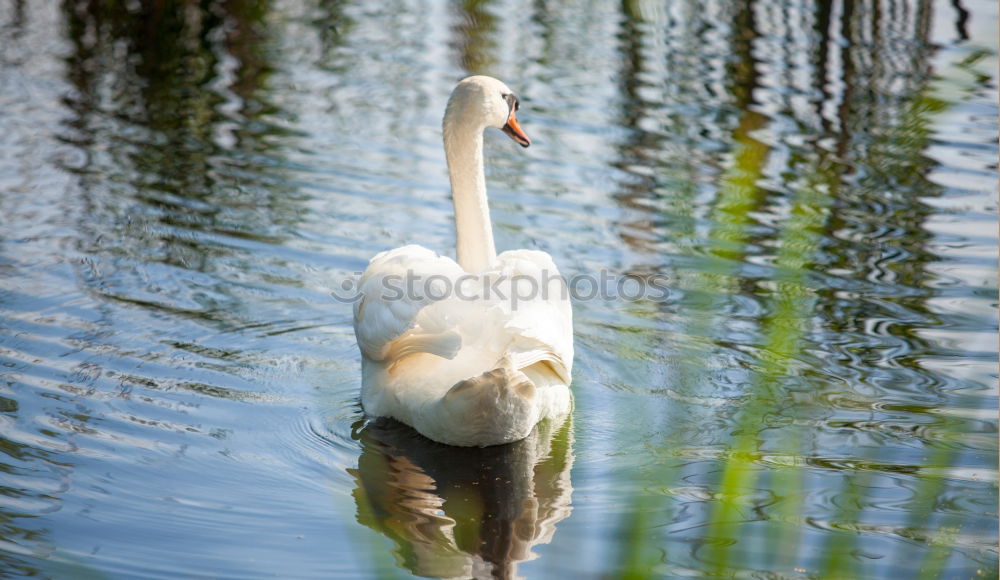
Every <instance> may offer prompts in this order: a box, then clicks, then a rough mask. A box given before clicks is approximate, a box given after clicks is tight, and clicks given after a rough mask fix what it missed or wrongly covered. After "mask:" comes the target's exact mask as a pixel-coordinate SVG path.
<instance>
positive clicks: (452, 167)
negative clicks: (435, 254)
mask: <svg viewBox="0 0 1000 580" xmlns="http://www.w3.org/2000/svg"><path fill="white" fill-rule="evenodd" d="M443 133H444V152H445V156H446V157H447V159H448V176H449V177H450V178H451V198H452V202H453V203H454V204H455V251H456V254H457V255H458V265H459V266H461V267H462V269H463V270H465V271H466V272H470V273H473V274H474V273H477V272H481V271H483V270H485V269H486V268H488V267H489V266H491V265H492V264H493V262H494V261H495V260H496V257H497V251H496V247H495V246H494V245H493V224H492V222H491V221H490V207H489V204H488V202H487V201H486V175H485V173H484V172H483V127H482V126H479V127H476V126H474V125H469V124H463V123H461V117H459V118H458V119H456V118H454V116H453V115H446V117H445V122H444V131H443Z"/></svg>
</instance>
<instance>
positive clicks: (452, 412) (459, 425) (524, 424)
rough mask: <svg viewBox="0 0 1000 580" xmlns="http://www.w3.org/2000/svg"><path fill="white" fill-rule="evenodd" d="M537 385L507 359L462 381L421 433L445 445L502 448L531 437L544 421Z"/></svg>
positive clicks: (443, 399)
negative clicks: (538, 399) (540, 420)
mask: <svg viewBox="0 0 1000 580" xmlns="http://www.w3.org/2000/svg"><path fill="white" fill-rule="evenodd" d="M537 398H538V393H537V389H536V387H535V384H534V383H532V382H531V379H529V378H528V376H527V375H525V374H524V373H522V372H521V371H519V370H517V369H515V368H514V367H513V366H512V365H511V363H510V360H509V359H505V360H503V361H501V362H500V364H499V365H498V366H497V367H496V368H494V369H493V370H490V371H486V372H485V373H482V374H480V375H477V376H474V377H471V378H468V379H465V380H463V381H459V382H458V383H456V384H455V385H454V386H452V387H451V388H450V389H449V390H448V392H447V393H445V395H444V397H442V398H441V400H440V401H439V402H438V405H437V414H436V417H435V420H434V421H433V422H429V423H427V424H424V425H422V426H421V427H423V428H421V427H418V429H417V430H418V431H421V432H422V433H424V435H427V436H428V437H430V438H431V439H436V440H438V441H441V442H442V443H449V444H451V445H463V446H479V447H485V446H488V445H500V444H503V443H510V442H511V441H517V440H519V439H523V438H524V437H527V435H528V433H530V432H531V429H532V428H533V427H534V426H535V423H537V422H538V420H539V419H540V413H539V406H538V404H537V403H538V401H537Z"/></svg>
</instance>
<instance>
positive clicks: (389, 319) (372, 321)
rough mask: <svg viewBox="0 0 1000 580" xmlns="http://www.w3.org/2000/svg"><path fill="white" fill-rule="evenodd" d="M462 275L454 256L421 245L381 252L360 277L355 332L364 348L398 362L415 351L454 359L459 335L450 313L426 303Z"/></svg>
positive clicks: (366, 352) (369, 353)
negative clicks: (445, 313)
mask: <svg viewBox="0 0 1000 580" xmlns="http://www.w3.org/2000/svg"><path fill="white" fill-rule="evenodd" d="M461 275H462V269H461V268H460V267H459V266H458V264H456V263H455V261H454V260H452V259H450V258H446V257H442V256H439V255H437V254H436V253H435V252H432V251H431V250H428V249H427V248H423V247H421V246H416V245H410V246H403V247H402V248H396V249H394V250H389V251H387V252H382V253H381V254H378V255H377V256H375V257H374V258H372V260H371V262H370V263H369V264H368V268H366V269H365V271H364V273H363V274H362V275H361V280H360V282H359V290H360V292H361V294H362V298H361V299H360V300H358V301H357V302H355V303H354V333H355V336H356V337H357V339H358V346H360V347H361V352H362V353H364V355H365V356H366V357H367V358H369V359H371V360H374V361H387V360H395V359H398V358H401V357H403V356H406V355H408V354H413V353H416V352H428V353H432V354H436V355H438V356H443V357H445V358H451V357H453V356H454V355H455V353H456V352H457V351H458V349H459V347H460V346H461V336H460V335H459V334H458V333H457V332H456V331H455V330H454V328H453V324H451V323H450V322H449V320H447V317H444V316H440V315H438V314H437V313H436V312H434V311H435V310H440V309H428V306H430V305H432V304H433V303H434V302H435V297H436V296H440V295H441V294H442V293H443V291H444V290H446V289H443V288H441V287H440V286H441V285H442V284H447V283H448V282H446V281H450V280H454V279H456V278H458V277H459V276H461Z"/></svg>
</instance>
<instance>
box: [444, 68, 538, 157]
mask: <svg viewBox="0 0 1000 580" xmlns="http://www.w3.org/2000/svg"><path fill="white" fill-rule="evenodd" d="M517 109H518V101H517V97H516V96H514V92H513V91H511V90H510V89H509V88H507V85H505V84H503V83H502V82H500V81H498V80H496V79H495V78H493V77H487V76H472V77H467V78H465V79H462V80H461V81H460V82H459V83H458V86H456V87H455V90H454V91H452V92H451V98H450V99H448V109H447V111H446V112H445V114H444V127H445V131H448V130H449V129H452V128H454V127H456V126H472V127H474V128H475V129H477V130H482V129H485V128H486V127H496V128H497V129H500V130H502V131H503V132H504V133H506V134H507V135H509V136H510V138H511V139H513V140H514V141H515V142H516V143H517V144H518V145H520V146H521V147H527V146H528V145H531V139H528V136H527V135H525V134H524V131H522V130H521V126H520V125H518V123H517V115H516V113H517Z"/></svg>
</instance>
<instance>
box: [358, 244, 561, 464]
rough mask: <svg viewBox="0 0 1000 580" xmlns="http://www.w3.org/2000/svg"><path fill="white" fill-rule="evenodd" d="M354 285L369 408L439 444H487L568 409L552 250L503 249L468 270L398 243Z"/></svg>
mask: <svg viewBox="0 0 1000 580" xmlns="http://www.w3.org/2000/svg"><path fill="white" fill-rule="evenodd" d="M360 288H361V292H362V294H363V298H362V299H361V300H359V301H358V302H357V303H355V309H354V314H355V321H354V325H355V333H356V335H357V337H358V345H359V346H360V348H361V352H362V355H363V384H362V405H363V406H364V408H365V411H366V412H367V413H369V414H371V415H375V416H385V417H393V418H395V419H398V420H400V421H402V422H404V423H407V424H409V425H411V426H413V427H414V428H416V429H417V430H418V431H420V432H421V433H423V434H424V435H425V436H428V437H430V438H432V439H435V440H437V441H441V442H444V443H451V444H455V445H491V444H497V443H505V442H509V441H514V440H517V439H520V438H522V437H524V436H526V435H527V434H528V433H529V432H530V430H531V428H532V427H533V426H534V425H535V423H537V422H538V421H539V420H542V419H545V418H546V417H550V416H555V415H559V414H563V413H566V412H568V411H569V406H570V395H569V389H568V385H569V382H570V376H571V372H572V360H573V342H572V312H571V309H570V303H569V296H568V292H567V289H566V286H565V284H564V282H563V280H562V278H561V277H560V276H559V272H558V270H556V267H555V265H554V264H553V262H552V259H551V258H550V257H549V256H548V255H547V254H545V253H543V252H536V251H528V250H518V251H512V252H504V253H503V254H501V255H500V256H498V257H497V260H496V263H495V265H494V267H493V268H490V269H489V270H487V271H486V272H484V273H481V274H480V275H479V276H472V275H469V274H467V273H465V271H464V270H462V269H461V268H460V267H459V266H458V264H457V263H455V262H454V261H453V260H451V259H450V258H446V257H442V256H438V255H437V254H435V253H434V252H431V251H430V250H427V249H425V248H422V247H420V246H405V247H403V248H398V249H395V250H391V251H388V252H383V253H381V254H379V255H377V256H375V258H373V259H372V261H371V264H370V265H369V266H368V268H367V269H366V270H365V272H364V274H363V275H362V278H361V284H360Z"/></svg>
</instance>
